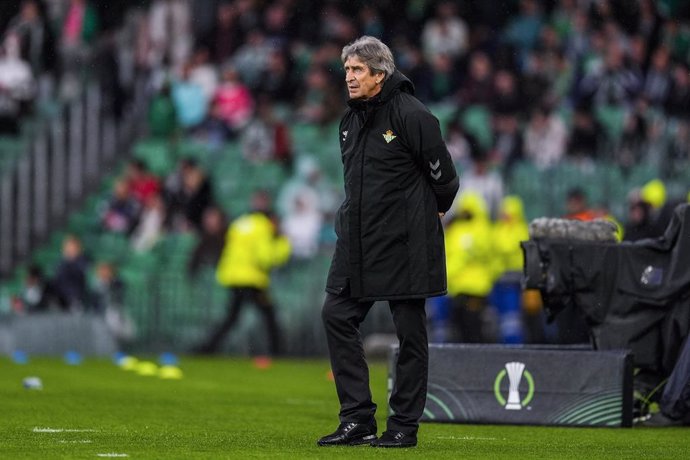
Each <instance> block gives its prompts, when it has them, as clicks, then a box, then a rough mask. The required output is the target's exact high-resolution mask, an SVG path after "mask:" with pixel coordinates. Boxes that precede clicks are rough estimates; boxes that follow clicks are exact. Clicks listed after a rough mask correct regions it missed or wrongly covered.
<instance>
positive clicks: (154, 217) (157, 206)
mask: <svg viewBox="0 0 690 460" xmlns="http://www.w3.org/2000/svg"><path fill="white" fill-rule="evenodd" d="M164 223H165V203H164V202H163V198H162V197H161V196H160V194H158V193H155V194H152V195H149V196H148V197H147V198H146V201H145V202H144V207H143V208H142V210H141V214H140V215H139V220H138V222H137V224H136V226H135V227H134V229H133V230H132V236H131V242H132V248H133V249H134V250H135V251H137V252H144V251H149V250H150V249H151V248H153V247H154V246H155V245H156V243H158V241H159V240H160V238H161V236H163V225H164Z"/></svg>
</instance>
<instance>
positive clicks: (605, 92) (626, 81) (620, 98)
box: [580, 42, 642, 107]
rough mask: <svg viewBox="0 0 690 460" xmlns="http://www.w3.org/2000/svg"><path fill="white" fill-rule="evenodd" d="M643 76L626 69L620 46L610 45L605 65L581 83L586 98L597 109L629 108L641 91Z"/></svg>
mask: <svg viewBox="0 0 690 460" xmlns="http://www.w3.org/2000/svg"><path fill="white" fill-rule="evenodd" d="M641 85H642V81H641V76H640V75H638V74H636V73H635V72H633V71H631V70H630V69H628V68H626V66H625V54H624V51H623V49H622V48H621V46H620V45H618V44H616V43H615V42H613V43H608V46H607V48H606V59H605V62H604V65H603V66H601V67H599V66H597V67H595V68H593V69H591V70H590V71H589V72H588V73H586V74H585V76H584V78H583V79H582V82H581V83H580V87H581V88H580V90H581V92H582V94H583V96H584V97H586V98H588V99H591V100H592V101H593V104H594V106H595V107H602V106H603V107H606V106H615V107H629V106H631V105H632V102H633V101H634V100H635V98H636V96H637V94H638V92H639V91H640V89H641Z"/></svg>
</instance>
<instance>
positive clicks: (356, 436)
mask: <svg viewBox="0 0 690 460" xmlns="http://www.w3.org/2000/svg"><path fill="white" fill-rule="evenodd" d="M374 440H376V423H355V422H344V423H341V424H340V426H339V427H338V429H337V430H335V431H334V432H333V433H331V434H329V435H327V436H324V437H323V438H321V439H319V440H318V441H317V442H316V443H317V444H318V445H319V446H357V445H360V444H370V443H371V442H372V441H374Z"/></svg>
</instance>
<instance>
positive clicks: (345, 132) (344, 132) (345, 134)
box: [343, 131, 348, 142]
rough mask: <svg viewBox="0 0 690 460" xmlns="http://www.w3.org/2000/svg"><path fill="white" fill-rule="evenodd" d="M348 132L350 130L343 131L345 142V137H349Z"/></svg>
mask: <svg viewBox="0 0 690 460" xmlns="http://www.w3.org/2000/svg"><path fill="white" fill-rule="evenodd" d="M347 133H348V131H343V142H345V139H347Z"/></svg>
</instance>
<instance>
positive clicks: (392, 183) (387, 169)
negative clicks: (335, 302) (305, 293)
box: [326, 71, 458, 301]
mask: <svg viewBox="0 0 690 460" xmlns="http://www.w3.org/2000/svg"><path fill="white" fill-rule="evenodd" d="M413 94H414V86H413V85H412V82H410V80H408V79H407V78H406V77H405V76H404V75H403V74H401V73H400V72H398V71H396V72H395V73H394V74H393V75H392V76H391V77H390V78H389V79H388V80H386V82H385V84H384V86H383V88H382V90H381V92H380V93H379V94H378V95H377V96H375V97H373V98H371V99H369V100H367V101H361V100H350V101H349V102H348V105H349V108H348V110H347V112H346V113H345V115H344V116H343V119H342V121H341V123H340V130H339V135H340V149H341V154H342V161H343V169H344V175H345V201H344V202H343V204H342V205H341V207H340V209H339V210H338V213H337V215H336V222H335V230H336V234H337V236H338V240H337V244H336V250H335V254H334V256H333V260H332V262H331V268H330V271H329V274H328V281H327V286H326V290H327V291H328V292H330V293H333V294H337V295H348V296H350V297H353V298H358V299H359V300H361V301H366V300H391V299H413V298H426V297H433V296H437V295H443V294H445V293H446V284H447V283H446V263H445V250H444V241H443V228H442V226H441V221H440V219H439V216H438V213H439V212H446V211H447V210H448V209H449V208H450V206H451V204H452V202H453V198H454V197H455V194H456V192H457V189H458V176H457V173H456V171H455V168H454V166H453V162H452V160H451V158H450V155H449V153H448V150H447V149H446V145H445V143H444V142H443V138H442V136H441V130H440V127H439V123H438V120H437V119H436V117H434V116H433V115H432V114H431V113H430V112H429V110H428V109H427V108H426V107H424V105H423V104H422V103H421V102H420V101H419V100H417V99H416V98H415V97H414V96H413Z"/></svg>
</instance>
